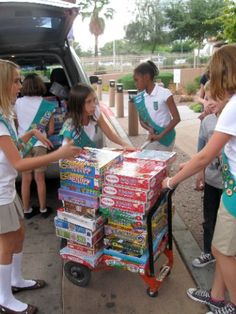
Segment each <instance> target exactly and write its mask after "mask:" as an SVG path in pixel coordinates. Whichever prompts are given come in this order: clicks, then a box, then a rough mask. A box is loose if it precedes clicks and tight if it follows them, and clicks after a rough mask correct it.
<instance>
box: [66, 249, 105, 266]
mask: <svg viewBox="0 0 236 314" xmlns="http://www.w3.org/2000/svg"><path fill="white" fill-rule="evenodd" d="M102 254H103V250H100V251H98V252H97V253H96V254H95V255H93V256H85V255H80V254H77V252H76V251H75V250H73V249H70V248H69V247H67V246H66V247H64V248H63V249H61V250H60V255H61V257H62V258H63V259H65V260H70V261H73V262H76V263H79V264H83V265H85V266H87V267H89V268H91V267H92V268H94V267H96V266H97V264H98V263H99V262H100V260H101V258H102Z"/></svg>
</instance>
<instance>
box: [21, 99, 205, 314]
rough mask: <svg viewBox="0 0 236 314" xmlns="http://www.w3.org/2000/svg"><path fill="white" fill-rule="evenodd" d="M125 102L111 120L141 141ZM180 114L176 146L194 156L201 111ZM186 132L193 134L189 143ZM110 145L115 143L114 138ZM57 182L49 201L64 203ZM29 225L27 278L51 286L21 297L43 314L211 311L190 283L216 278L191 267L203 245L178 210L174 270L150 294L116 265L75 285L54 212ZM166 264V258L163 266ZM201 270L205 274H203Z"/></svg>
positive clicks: (141, 132)
mask: <svg viewBox="0 0 236 314" xmlns="http://www.w3.org/2000/svg"><path fill="white" fill-rule="evenodd" d="M105 97H106V96H104V102H105V103H108V98H107V99H105ZM126 97H127V96H126ZM124 103H125V117H124V118H119V119H116V118H115V117H114V112H115V108H111V115H110V116H109V117H108V119H109V121H110V122H111V124H112V125H113V127H114V129H116V131H117V132H118V134H120V135H121V136H122V137H123V138H126V139H127V140H132V142H135V145H136V146H138V145H139V146H140V145H141V144H142V143H143V142H144V139H145V136H146V133H145V130H143V129H141V128H140V130H139V135H138V136H137V137H135V140H134V137H132V138H130V139H129V138H128V137H127V122H128V121H127V120H128V119H127V103H128V101H127V98H125V101H124ZM179 108H180V107H179ZM112 113H113V114H112ZM180 113H181V117H182V119H183V121H182V122H181V123H180V124H179V126H178V129H177V134H178V136H177V139H176V145H177V146H178V147H179V148H181V149H182V150H183V151H186V152H187V154H189V155H191V154H193V153H194V150H195V147H196V144H195V143H196V137H197V130H198V127H199V126H198V124H199V123H198V120H197V117H196V115H193V113H192V111H189V110H188V108H186V107H182V108H181V109H180ZM186 136H189V138H188V141H187V142H188V145H186ZM108 145H111V144H110V143H109V142H108ZM112 146H113V145H112ZM57 184H58V182H50V183H49V189H48V199H49V204H48V205H49V206H52V207H53V208H54V209H56V208H57V206H59V203H58V201H57V195H56V189H57V187H58V186H57ZM54 214H55V212H54ZM26 225H27V226H26V227H27V236H26V245H25V251H24V262H25V263H24V273H25V275H26V276H27V278H41V279H45V280H46V281H47V282H48V287H46V288H45V289H42V290H41V291H28V292H24V293H21V294H19V295H18V296H19V299H21V300H23V301H26V302H29V303H31V304H34V305H36V306H38V307H39V312H38V313H39V314H61V313H63V314H109V313H116V314H141V313H142V314H143V313H145V314H146V313H147V314H152V313H153V314H154V313H155V314H156V313H158V314H185V313H186V314H204V313H206V312H207V308H206V307H205V306H204V305H201V304H198V303H196V302H193V301H191V300H189V299H188V298H187V297H186V289H187V288H189V287H194V286H196V285H200V286H204V287H205V286H206V285H207V286H209V282H208V280H206V278H209V280H210V277H211V274H210V271H208V270H206V271H205V270H203V272H202V270H200V271H199V270H198V271H196V270H193V269H192V267H191V266H190V261H191V260H192V258H193V257H195V256H197V255H198V254H199V253H200V249H199V247H198V245H197V244H196V241H195V240H194V238H193V237H192V235H191V233H190V231H189V230H188V229H187V228H186V226H185V225H184V224H183V222H182V220H181V219H180V217H179V216H178V214H175V217H174V223H173V235H174V239H175V244H176V245H174V267H173V269H172V272H171V275H170V276H169V277H168V278H167V279H166V280H165V282H163V285H162V286H161V288H160V290H159V295H158V297H157V298H150V297H149V296H147V294H146V288H147V287H146V285H145V283H144V282H143V280H142V279H141V278H140V277H139V276H138V275H137V274H132V273H130V272H128V271H121V270H118V269H115V268H114V269H113V270H110V271H99V272H93V273H92V279H91V282H90V284H89V286H88V287H85V288H81V287H78V286H75V285H73V284H72V283H71V282H70V281H68V280H67V279H66V278H65V277H64V276H63V275H62V274H63V269H62V264H63V263H62V261H61V259H60V257H59V254H58V252H59V240H58V239H57V238H56V236H55V229H54V225H53V217H50V218H49V219H46V220H45V219H42V218H41V217H34V218H33V219H31V220H29V221H26ZM161 265H162V263H161V260H160V263H159V262H158V263H157V267H160V266H161ZM186 265H187V267H186ZM205 272H206V273H207V274H205ZM200 273H202V274H203V275H200V276H199V274H200Z"/></svg>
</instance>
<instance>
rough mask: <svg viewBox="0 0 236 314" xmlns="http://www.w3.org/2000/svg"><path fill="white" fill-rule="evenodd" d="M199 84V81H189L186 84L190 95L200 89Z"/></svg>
mask: <svg viewBox="0 0 236 314" xmlns="http://www.w3.org/2000/svg"><path fill="white" fill-rule="evenodd" d="M198 86H199V85H198V84H197V82H189V83H187V84H186V86H185V90H186V92H187V94H188V95H193V94H196V92H197V90H198Z"/></svg>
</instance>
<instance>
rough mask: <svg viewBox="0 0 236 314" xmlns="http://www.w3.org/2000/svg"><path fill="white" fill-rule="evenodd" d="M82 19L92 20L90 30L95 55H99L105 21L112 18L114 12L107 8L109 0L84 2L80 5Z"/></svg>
mask: <svg viewBox="0 0 236 314" xmlns="http://www.w3.org/2000/svg"><path fill="white" fill-rule="evenodd" d="M79 4H80V7H81V9H82V12H81V14H82V17H83V19H85V18H90V22H89V30H90V32H91V34H93V35H94V38H95V44H94V55H95V57H96V56H97V55H98V37H99V36H100V35H102V34H103V33H104V29H105V19H108V18H112V17H113V13H114V10H113V9H112V8H109V7H108V8H107V7H106V6H107V5H109V4H110V1H109V0H82V1H81V2H80V3H79Z"/></svg>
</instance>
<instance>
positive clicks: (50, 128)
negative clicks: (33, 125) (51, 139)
mask: <svg viewBox="0 0 236 314" xmlns="http://www.w3.org/2000/svg"><path fill="white" fill-rule="evenodd" d="M53 133H54V116H53V114H52V116H51V118H50V120H49V123H48V131H47V135H48V136H50V135H52V134H53Z"/></svg>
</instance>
